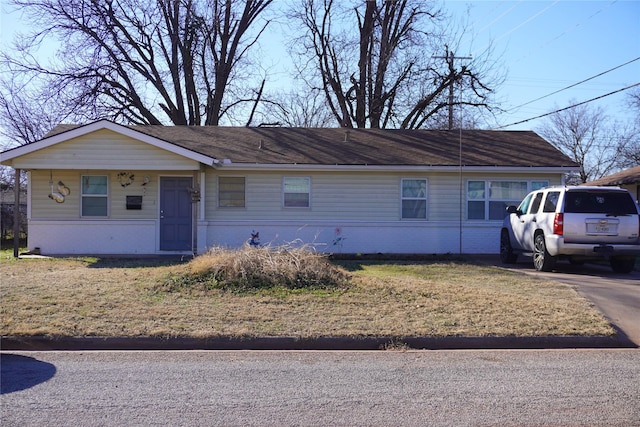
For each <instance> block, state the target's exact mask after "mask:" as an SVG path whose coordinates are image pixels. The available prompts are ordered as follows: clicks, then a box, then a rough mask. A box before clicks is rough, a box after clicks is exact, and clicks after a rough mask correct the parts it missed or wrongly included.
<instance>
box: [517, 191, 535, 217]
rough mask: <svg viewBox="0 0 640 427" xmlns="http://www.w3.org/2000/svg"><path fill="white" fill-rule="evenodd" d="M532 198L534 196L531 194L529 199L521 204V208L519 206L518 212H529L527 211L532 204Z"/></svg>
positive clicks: (526, 198)
mask: <svg viewBox="0 0 640 427" xmlns="http://www.w3.org/2000/svg"><path fill="white" fill-rule="evenodd" d="M532 196H533V195H532V194H529V195H527V197H525V198H524V200H523V201H522V202H520V206H518V210H519V211H520V212H524V213H526V212H527V210H528V209H529V203H531V197H532Z"/></svg>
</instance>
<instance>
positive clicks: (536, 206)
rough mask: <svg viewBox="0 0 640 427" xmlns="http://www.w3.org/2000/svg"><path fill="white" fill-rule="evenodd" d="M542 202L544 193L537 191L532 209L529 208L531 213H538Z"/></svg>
mask: <svg viewBox="0 0 640 427" xmlns="http://www.w3.org/2000/svg"><path fill="white" fill-rule="evenodd" d="M541 202H542V193H536V195H535V197H534V198H533V203H531V209H530V210H529V213H532V214H534V213H538V209H540V203H541Z"/></svg>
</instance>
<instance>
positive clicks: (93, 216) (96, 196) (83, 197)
mask: <svg viewBox="0 0 640 427" xmlns="http://www.w3.org/2000/svg"><path fill="white" fill-rule="evenodd" d="M90 177H102V178H105V180H106V187H107V188H106V190H105V193H104V194H102V193H100V194H91V193H87V194H85V192H84V180H85V178H90ZM86 198H102V199H105V200H106V212H105V214H104V215H86V214H85V212H84V209H83V206H84V200H85V199H86ZM110 205H111V203H110V197H109V175H105V174H100V175H88V174H87V175H82V176H80V217H81V218H108V217H109V206H110Z"/></svg>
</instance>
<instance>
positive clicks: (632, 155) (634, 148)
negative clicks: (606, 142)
mask: <svg viewBox="0 0 640 427" xmlns="http://www.w3.org/2000/svg"><path fill="white" fill-rule="evenodd" d="M627 105H628V106H629V111H630V112H631V114H632V118H631V123H630V124H629V125H628V126H626V127H624V128H623V129H624V130H623V131H621V132H620V133H621V137H620V141H619V143H618V156H619V163H620V167H621V168H630V167H634V166H638V165H640V89H635V90H634V91H631V92H630V93H629V94H628V95H627Z"/></svg>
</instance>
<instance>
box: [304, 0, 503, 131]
mask: <svg viewBox="0 0 640 427" xmlns="http://www.w3.org/2000/svg"><path fill="white" fill-rule="evenodd" d="M291 15H292V17H294V18H295V19H297V20H298V21H299V22H301V23H302V25H303V27H304V28H305V30H306V31H307V33H306V34H305V35H304V36H301V37H300V38H299V40H298V43H296V44H295V46H296V48H295V49H296V51H295V54H296V56H297V57H298V58H300V61H298V64H297V66H298V73H299V75H300V76H303V78H304V80H305V81H306V83H307V85H308V86H309V87H311V88H320V89H322V90H323V91H324V93H325V97H326V101H327V103H328V105H329V108H330V110H331V111H332V113H333V116H334V117H335V119H336V120H337V122H338V123H339V124H340V126H344V127H360V128H362V127H372V128H387V127H401V128H419V127H424V126H425V125H426V124H427V123H429V120H430V119H432V118H434V117H436V116H437V115H438V113H439V112H440V111H441V110H443V109H446V108H448V106H449V105H450V103H453V102H455V103H456V104H461V103H462V101H461V100H460V99H457V100H452V99H451V98H450V97H449V96H448V95H449V93H450V92H451V90H452V88H453V86H454V85H456V84H461V83H462V82H463V81H464V83H465V85H466V87H468V88H471V91H470V94H469V95H468V96H467V98H468V99H467V101H466V102H464V104H466V105H470V106H475V107H482V108H490V105H489V103H488V96H489V93H490V92H491V90H490V88H489V87H488V85H487V84H485V82H484V79H483V75H482V73H481V72H480V70H479V69H478V70H476V69H475V68H476V63H482V61H479V60H478V61H477V62H476V60H469V62H468V63H467V64H461V63H459V62H456V61H455V59H456V57H455V54H454V53H453V52H452V51H451V50H449V48H448V47H447V46H446V43H444V40H445V37H444V32H443V31H442V30H440V27H439V23H440V20H441V19H443V18H444V15H443V14H442V13H441V11H440V10H438V9H437V7H436V6H435V2H431V1H424V0H395V1H380V2H379V1H357V0H356V1H354V2H349V3H346V2H344V1H340V2H338V1H334V0H301V4H300V6H299V7H297V8H296V10H295V11H293V12H291ZM356 30H357V31H356ZM436 56H440V57H441V58H440V59H438V58H435V57H436ZM442 58H444V60H442Z"/></svg>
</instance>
